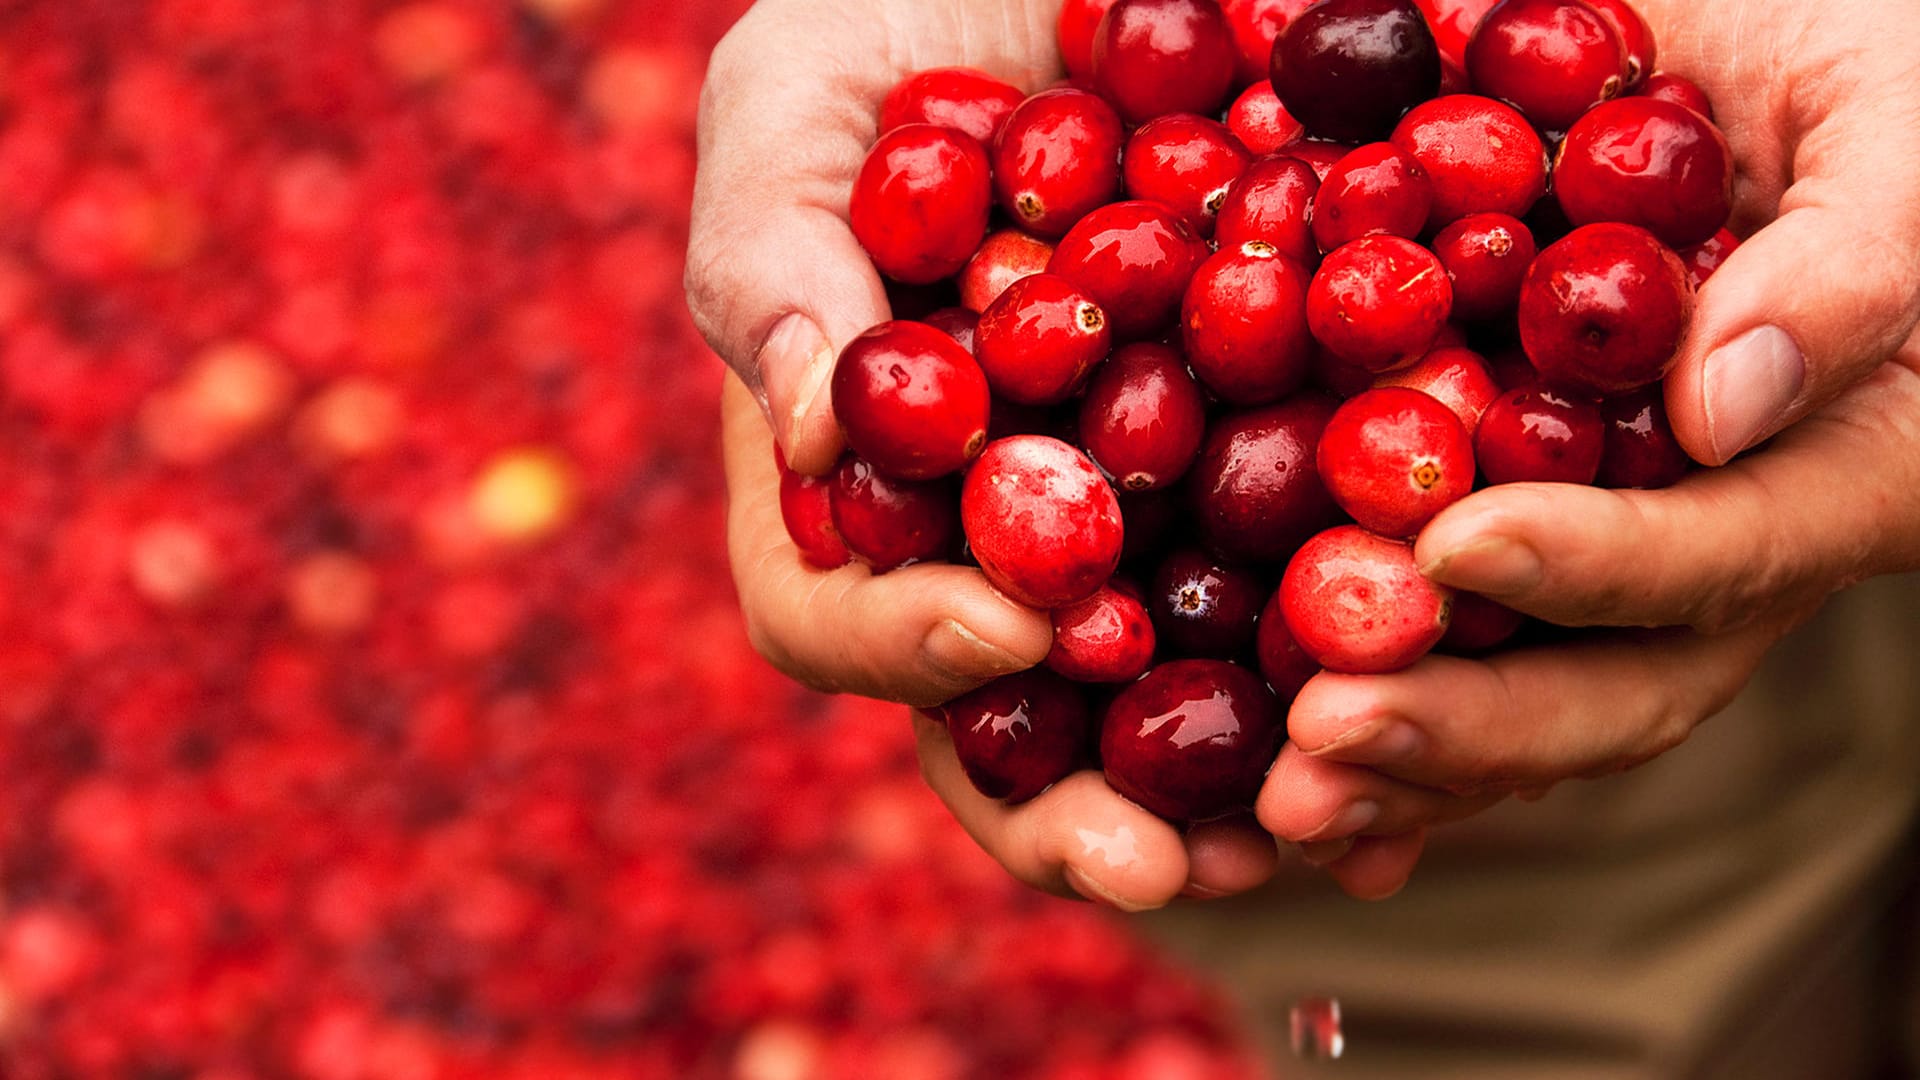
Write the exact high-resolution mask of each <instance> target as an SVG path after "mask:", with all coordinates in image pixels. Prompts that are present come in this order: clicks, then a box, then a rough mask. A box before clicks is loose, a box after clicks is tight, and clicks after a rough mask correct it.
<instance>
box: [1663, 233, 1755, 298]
mask: <svg viewBox="0 0 1920 1080" xmlns="http://www.w3.org/2000/svg"><path fill="white" fill-rule="evenodd" d="M1739 246H1740V238H1739V237H1737V236H1735V235H1733V233H1732V232H1731V231H1730V230H1727V229H1721V230H1720V231H1719V232H1717V233H1714V234H1713V235H1712V236H1711V237H1709V238H1707V239H1706V240H1704V241H1702V242H1700V243H1698V244H1695V245H1693V246H1692V247H1689V248H1682V249H1681V250H1679V251H1677V252H1675V254H1676V255H1679V256H1680V262H1681V263H1682V264H1683V265H1685V266H1686V268H1687V281H1688V282H1689V283H1691V284H1692V285H1693V287H1694V288H1695V289H1699V288H1700V286H1702V285H1705V284H1706V283H1707V279H1708V278H1710V277H1712V276H1713V273H1714V271H1716V270H1718V269H1720V264H1721V263H1724V262H1726V261H1727V256H1729V255H1731V254H1733V249H1734V248H1737V247H1739Z"/></svg>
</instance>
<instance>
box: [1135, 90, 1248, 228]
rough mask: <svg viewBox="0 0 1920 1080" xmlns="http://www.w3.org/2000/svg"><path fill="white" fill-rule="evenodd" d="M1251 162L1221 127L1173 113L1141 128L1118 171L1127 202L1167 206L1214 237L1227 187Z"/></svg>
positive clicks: (1196, 117) (1231, 134)
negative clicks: (1124, 181) (1123, 178)
mask: <svg viewBox="0 0 1920 1080" xmlns="http://www.w3.org/2000/svg"><path fill="white" fill-rule="evenodd" d="M1250 160H1252V155H1250V154H1248V153H1247V148H1246V147H1244V146H1241V145H1240V140H1239V139H1236V138H1234V137H1233V133H1232V132H1231V131H1228V130H1227V126H1226V125H1225V124H1222V123H1220V122H1219V121H1218V120H1209V119H1207V118H1206V117H1204V116H1194V115H1193V114H1191V113H1174V114H1172V115H1169V116H1162V117H1160V118H1159V119H1157V120H1150V121H1148V122H1147V123H1145V124H1142V125H1140V127H1139V129H1138V130H1136V131H1135V132H1134V133H1133V137H1132V138H1131V139H1128V140H1127V150H1126V156H1125V157H1124V158H1123V159H1122V161H1121V173H1122V175H1123V176H1124V177H1125V180H1126V186H1127V195H1128V197H1129V198H1134V199H1151V200H1153V201H1154V202H1158V203H1163V204H1165V205H1167V206H1170V207H1172V208H1173V209H1174V210H1176V211H1178V212H1179V214H1180V216H1181V217H1182V218H1185V219H1186V222H1187V224H1188V225H1191V226H1192V227H1193V229H1194V231H1195V232H1197V233H1199V234H1200V235H1201V236H1212V235H1213V219H1214V215H1215V214H1217V213H1219V212H1220V204H1221V203H1222V202H1224V201H1225V200H1226V197H1227V188H1228V187H1229V186H1230V185H1232V183H1233V182H1234V180H1235V179H1236V178H1238V177H1239V175H1240V174H1241V173H1243V172H1245V171H1246V168H1247V163H1248V162H1249V161H1250Z"/></svg>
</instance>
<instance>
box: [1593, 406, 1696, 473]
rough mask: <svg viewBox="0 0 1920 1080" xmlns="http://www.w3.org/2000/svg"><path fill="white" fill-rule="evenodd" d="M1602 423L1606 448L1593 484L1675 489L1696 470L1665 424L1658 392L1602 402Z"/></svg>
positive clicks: (1665, 418)
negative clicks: (1688, 473)
mask: <svg viewBox="0 0 1920 1080" xmlns="http://www.w3.org/2000/svg"><path fill="white" fill-rule="evenodd" d="M1600 423H1601V434H1602V436H1603V443H1602V447H1601V450H1600V472H1599V474H1598V475H1597V476H1596V477H1595V478H1594V483H1596V484H1599V485H1600V486H1601V487H1608V488H1649V489H1651V488H1664V487H1672V486H1673V485H1674V484H1677V483H1679V482H1680V478H1681V477H1683V476H1685V475H1687V470H1688V469H1690V468H1692V467H1693V461H1692V460H1691V459H1690V458H1688V457H1687V452H1686V451H1685V450H1682V449H1681V448H1680V440H1678V439H1676V438H1675V437H1674V434H1673V425H1672V424H1670V423H1668V422H1667V405H1666V401H1665V400H1664V394H1663V392H1662V390H1661V388H1660V387H1658V386H1649V387H1647V388H1646V389H1644V390H1636V391H1634V392H1633V393H1631V394H1626V395H1623V396H1621V397H1616V398H1608V399H1606V400H1605V401H1602V402H1601V403H1600Z"/></svg>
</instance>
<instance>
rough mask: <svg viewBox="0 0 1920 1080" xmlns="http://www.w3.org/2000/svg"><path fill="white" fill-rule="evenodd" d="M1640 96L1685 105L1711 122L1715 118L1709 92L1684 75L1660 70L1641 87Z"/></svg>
mask: <svg viewBox="0 0 1920 1080" xmlns="http://www.w3.org/2000/svg"><path fill="white" fill-rule="evenodd" d="M1640 96H1641V97H1644V98H1652V99H1654V100H1656V101H1671V102H1673V103H1674V104H1675V105H1684V106H1686V107H1687V108H1689V109H1692V110H1693V111H1694V112H1697V113H1699V114H1700V115H1701V116H1704V117H1706V118H1707V120H1708V121H1709V122H1711V121H1712V120H1713V102H1712V101H1710V100H1708V98H1707V92H1706V91H1705V90H1702V89H1700V87H1699V85H1698V84H1696V83H1694V81H1693V80H1691V79H1688V78H1686V77H1685V76H1682V75H1674V74H1672V73H1670V72H1665V71H1662V72H1658V73H1656V74H1655V75H1654V76H1653V77H1652V78H1650V79H1648V80H1647V84H1646V85H1645V86H1642V87H1641V88H1640Z"/></svg>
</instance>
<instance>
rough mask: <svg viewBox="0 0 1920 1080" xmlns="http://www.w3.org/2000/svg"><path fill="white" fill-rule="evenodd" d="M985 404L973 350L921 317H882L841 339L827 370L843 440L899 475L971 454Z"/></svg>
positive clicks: (914, 476) (953, 463)
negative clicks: (854, 335)
mask: <svg viewBox="0 0 1920 1080" xmlns="http://www.w3.org/2000/svg"><path fill="white" fill-rule="evenodd" d="M988 406H989V399H988V396H987V379H986V376H985V375H983V374H982V373H981V371H980V365H979V364H977V363H975V362H974V359H973V356H972V354H970V353H968V352H967V350H966V349H964V348H962V347H961V346H960V345H959V343H958V342H956V341H954V340H953V339H952V338H950V337H948V336H947V335H945V334H943V333H941V332H940V331H938V330H936V329H934V328H933V327H931V326H928V325H926V324H925V323H917V322H886V323H881V324H880V325H879V326H876V327H874V328H873V329H871V330H868V331H867V332H866V333H864V334H861V335H860V336H859V337H857V338H854V339H853V340H852V341H850V342H848V343H847V347H846V348H845V349H843V350H841V352H840V361H839V363H838V364H836V365H835V366H834V369H833V412H834V415H835V416H837V417H839V419H840V426H841V428H843V429H844V430H845V431H846V435H847V445H848V446H850V447H852V448H853V451H854V453H856V454H859V455H860V456H862V457H864V458H866V459H867V460H869V461H871V462H873V464H874V467H875V468H878V469H880V470H881V471H882V472H884V473H886V474H887V475H889V476H894V477H899V478H900V479H903V480H927V479H931V478H932V477H936V476H944V475H946V474H947V473H950V472H955V471H957V470H959V468H960V467H961V466H963V465H965V464H966V463H967V462H969V461H972V460H973V458H974V456H975V455H976V454H978V453H980V449H981V447H983V446H985V445H986V442H987V409H988Z"/></svg>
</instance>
